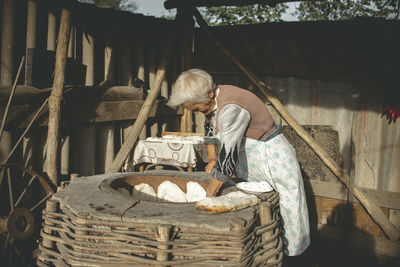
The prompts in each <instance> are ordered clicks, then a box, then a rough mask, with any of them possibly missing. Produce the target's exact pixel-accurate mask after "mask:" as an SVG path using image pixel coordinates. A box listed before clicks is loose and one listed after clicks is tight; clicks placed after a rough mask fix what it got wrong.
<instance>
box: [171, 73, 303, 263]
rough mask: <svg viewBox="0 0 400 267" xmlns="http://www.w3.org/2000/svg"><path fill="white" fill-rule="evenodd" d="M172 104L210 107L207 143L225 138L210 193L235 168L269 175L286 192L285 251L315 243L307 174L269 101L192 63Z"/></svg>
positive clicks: (256, 176)
mask: <svg viewBox="0 0 400 267" xmlns="http://www.w3.org/2000/svg"><path fill="white" fill-rule="evenodd" d="M168 104H169V105H170V106H173V107H174V106H178V105H181V104H183V105H184V106H185V107H186V108H187V109H189V110H192V111H193V112H195V113H196V112H202V113H204V114H205V116H206V122H205V133H206V139H205V143H206V144H210V143H214V144H216V143H218V142H219V147H220V148H219V153H218V156H217V158H216V159H215V160H210V162H209V163H208V165H207V166H206V171H207V172H208V173H210V174H211V176H212V177H213V178H212V179H211V181H210V184H209V186H208V188H207V196H215V195H216V194H217V193H218V191H219V189H220V187H221V185H222V184H223V183H225V182H227V181H228V180H229V179H230V178H231V177H232V176H233V175H234V173H236V174H237V176H238V177H239V178H242V179H244V180H247V181H267V182H268V183H269V184H270V185H271V186H272V187H273V188H274V189H275V190H276V191H277V192H279V195H280V210H281V217H282V223H283V228H284V233H283V240H284V243H285V249H284V251H285V254H286V255H288V256H295V255H300V254H301V253H303V252H304V250H305V249H306V248H307V247H308V246H309V244H310V235H309V222H308V210H307V205H306V199H305V194H304V186H303V179H302V176H301V172H300V168H299V164H298V161H297V159H296V154H295V151H294V149H293V147H292V146H291V145H290V144H289V142H288V141H287V140H286V138H285V137H284V136H283V134H281V133H280V132H279V130H280V125H276V124H275V122H274V120H273V119H272V117H271V114H270V113H269V112H268V110H267V108H266V106H265V105H264V103H263V102H262V101H261V100H260V99H259V98H258V97H257V96H255V95H254V94H252V93H251V92H249V91H247V90H244V89H241V88H238V87H235V86H231V85H215V84H214V82H213V80H212V77H211V76H210V75H209V74H208V73H207V72H205V71H203V70H200V69H190V70H188V71H185V72H183V73H182V74H180V75H179V77H178V79H177V80H176V82H175V84H174V85H173V87H172V93H171V97H170V100H169V102H168Z"/></svg>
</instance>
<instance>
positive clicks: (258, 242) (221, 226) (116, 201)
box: [37, 171, 283, 266]
mask: <svg viewBox="0 0 400 267" xmlns="http://www.w3.org/2000/svg"><path fill="white" fill-rule="evenodd" d="M154 180H159V181H163V180H170V181H173V182H174V183H176V184H178V185H180V186H181V187H182V189H184V186H182V184H183V183H182V181H188V180H191V181H196V182H199V184H202V185H203V184H207V182H208V180H209V176H208V175H207V174H205V173H184V172H177V171H150V172H146V173H124V174H121V173H119V174H107V175H97V176H91V177H82V178H77V179H75V180H74V181H72V182H70V183H69V184H68V185H67V186H65V187H64V188H63V189H61V190H59V191H58V192H57V193H56V194H55V195H54V196H53V197H52V198H51V199H50V200H49V201H48V202H47V206H46V209H45V210H44V212H43V219H44V222H43V229H42V233H41V235H42V237H43V240H42V242H41V243H40V254H39V259H38V262H37V264H38V266H54V265H55V266H117V265H118V266H121V265H122V266H145V265H150V266H179V265H180V266H280V265H281V262H282V248H283V243H282V239H281V237H280V229H281V227H280V219H279V218H280V217H279V204H278V202H279V195H278V194H277V193H276V192H271V193H266V194H263V195H260V196H259V197H260V198H261V199H262V201H261V203H260V204H258V205H257V206H254V207H248V208H245V209H242V210H238V211H231V212H225V213H220V214H207V213H201V212H199V211H198V210H196V209H195V203H172V202H154V201H148V200H140V199H139V200H138V199H133V198H132V197H131V196H129V190H130V188H129V185H131V186H132V185H133V184H135V183H137V182H138V181H142V182H148V183H151V182H150V181H153V185H152V186H153V187H154ZM157 183H158V182H157ZM116 185H118V186H124V187H125V189H126V190H127V192H128V193H127V195H124V194H121V193H119V192H118V191H117V189H118V188H116V187H117V186H116ZM233 189H234V187H228V188H225V189H224V190H223V191H222V194H224V193H226V192H228V191H230V190H233Z"/></svg>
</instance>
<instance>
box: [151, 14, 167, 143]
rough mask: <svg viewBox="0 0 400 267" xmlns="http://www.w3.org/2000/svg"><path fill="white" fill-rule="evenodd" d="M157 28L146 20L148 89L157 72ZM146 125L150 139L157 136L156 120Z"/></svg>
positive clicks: (153, 22)
mask: <svg viewBox="0 0 400 267" xmlns="http://www.w3.org/2000/svg"><path fill="white" fill-rule="evenodd" d="M157 26H158V25H157V24H156V20H155V19H154V18H153V17H152V18H151V19H150V20H148V23H147V27H148V28H146V30H147V31H148V32H149V33H150V34H149V39H148V40H147V42H148V44H147V45H146V47H147V61H148V66H149V79H148V81H149V85H150V88H153V87H154V82H155V78H156V72H157V62H158V58H157V52H158V51H157V44H158V39H160V40H161V38H157V36H159V37H161V36H160V35H162V32H161V31H160V28H159V27H157ZM164 40H165V39H164ZM157 97H158V96H157ZM147 125H148V127H150V136H152V137H155V136H157V132H158V123H157V120H156V119H152V120H149V122H148V123H147Z"/></svg>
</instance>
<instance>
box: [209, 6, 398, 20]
mask: <svg viewBox="0 0 400 267" xmlns="http://www.w3.org/2000/svg"><path fill="white" fill-rule="evenodd" d="M399 2H400V0H325V1H303V2H300V3H297V4H295V10H294V12H292V13H291V15H292V16H293V17H294V18H295V19H297V20H299V21H315V20H346V19H352V18H356V17H376V18H389V19H390V18H392V19H393V18H398V15H399ZM288 7H289V6H288V5H287V4H285V3H281V4H278V5H276V6H275V7H271V6H268V5H252V6H243V7H210V8H207V9H205V11H203V14H204V17H205V19H206V21H207V22H208V23H209V24H210V25H235V24H255V23H264V22H276V21H282V15H283V14H285V13H287V12H288Z"/></svg>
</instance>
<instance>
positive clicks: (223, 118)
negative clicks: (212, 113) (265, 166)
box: [211, 104, 250, 182]
mask: <svg viewBox="0 0 400 267" xmlns="http://www.w3.org/2000/svg"><path fill="white" fill-rule="evenodd" d="M217 120H218V125H219V128H220V132H219V141H220V150H219V153H218V160H217V164H215V167H214V169H213V170H212V171H211V175H212V176H213V177H214V178H215V179H217V180H220V181H222V182H226V181H228V180H229V179H230V178H231V177H232V175H233V174H234V173H235V171H236V169H237V164H238V160H239V157H238V156H239V155H238V154H239V153H238V151H239V148H240V144H241V142H242V138H243V136H244V135H245V133H246V130H247V126H248V125H249V122H250V113H249V112H248V111H247V110H245V109H243V108H241V107H239V106H238V105H235V104H228V105H225V106H224V107H223V109H222V110H221V112H220V114H219V116H218V118H217Z"/></svg>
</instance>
